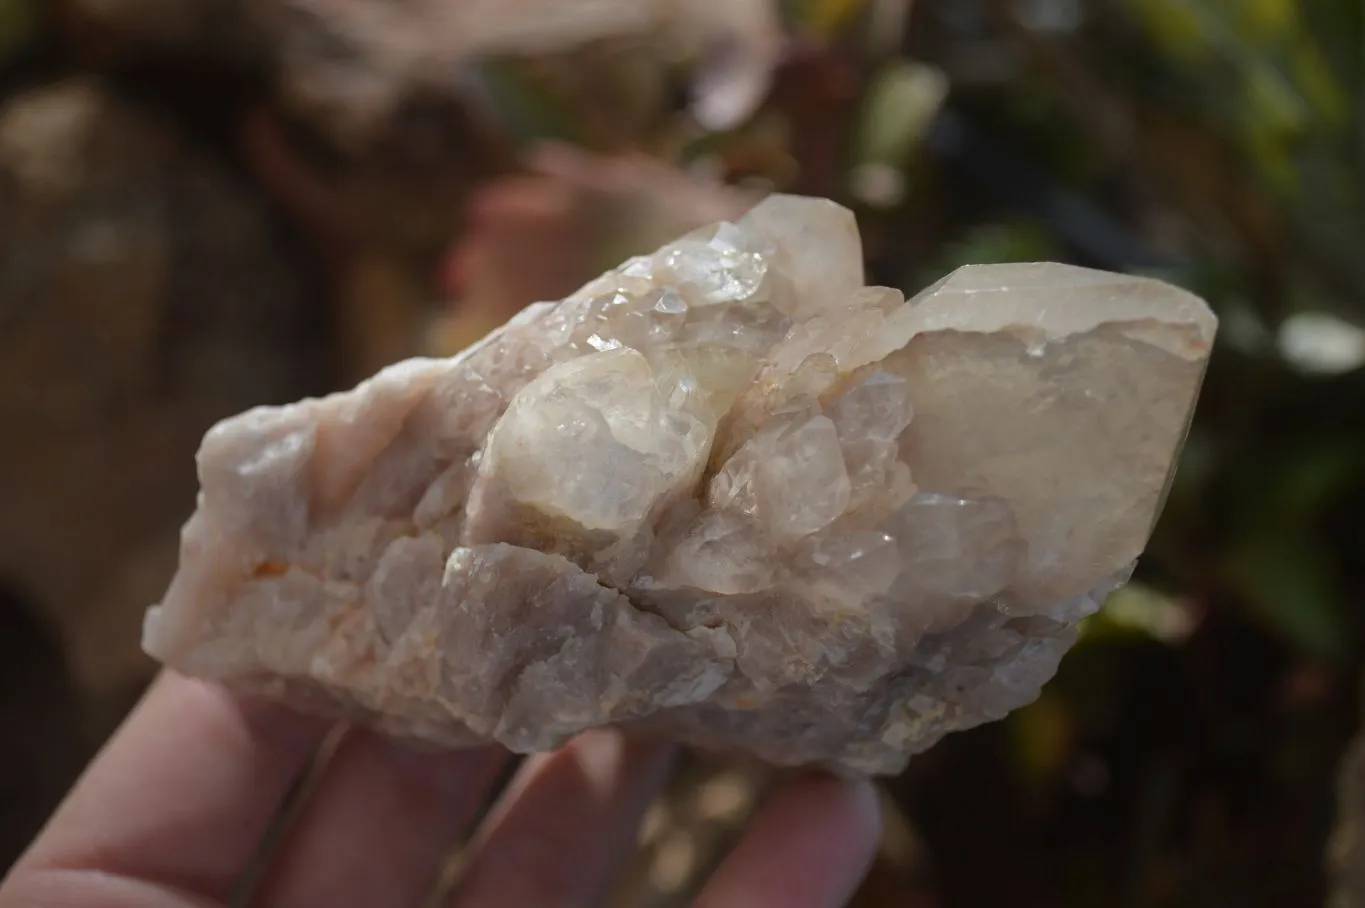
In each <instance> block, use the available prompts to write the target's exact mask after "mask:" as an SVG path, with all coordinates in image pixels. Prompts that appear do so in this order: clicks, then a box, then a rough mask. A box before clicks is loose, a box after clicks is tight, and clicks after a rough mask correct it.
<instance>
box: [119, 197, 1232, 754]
mask: <svg viewBox="0 0 1365 908" xmlns="http://www.w3.org/2000/svg"><path fill="white" fill-rule="evenodd" d="M861 262H862V254H861V247H860V242H859V239H858V234H857V230H856V225H855V223H854V221H853V217H852V215H851V213H850V212H848V211H847V210H845V209H843V208H840V207H839V206H837V205H834V204H832V203H829V202H824V201H818V200H811V199H800V198H793V197H783V196H777V197H773V198H770V199H768V200H767V201H765V202H764V203H762V204H761V205H759V206H758V207H757V208H756V209H754V210H753V211H752V212H751V213H750V214H749V215H747V216H746V217H745V218H744V219H742V220H741V221H740V222H739V223H737V224H720V225H717V226H714V227H711V228H707V229H705V230H701V231H698V232H696V233H694V234H690V235H688V236H686V237H683V238H681V239H680V240H678V241H676V242H674V243H672V244H669V245H668V246H665V247H664V248H663V249H661V250H659V251H658V252H656V253H655V254H653V255H651V256H644V257H639V258H635V259H632V260H630V261H628V262H626V263H625V264H623V265H622V266H621V267H620V268H618V269H615V270H613V271H612V272H609V273H608V274H606V275H603V276H602V277H601V278H599V279H598V280H596V281H593V282H592V283H590V284H589V285H587V286H585V287H584V288H582V289H581V290H580V291H578V292H577V293H575V294H573V295H572V296H570V297H568V298H567V299H565V300H564V301H562V302H560V303H554V304H548V303H547V304H538V305H537V306H534V307H531V308H530V309H528V310H527V311H526V312H525V313H523V314H522V315H521V316H519V317H518V318H517V319H515V320H513V322H511V323H509V324H508V325H507V326H506V327H505V328H504V329H502V330H501V331H499V332H496V333H495V334H494V335H491V336H490V337H489V338H488V339H487V340H486V341H485V342H484V343H482V344H480V345H478V346H476V347H474V348H471V349H470V350H468V351H466V352H465V353H464V354H462V355H461V356H459V357H456V358H455V359H452V360H443V361H431V360H422V361H412V362H409V363H404V364H400V365H398V366H395V367H393V368H391V369H389V370H386V371H385V372H383V373H381V374H380V375H378V376H376V377H375V378H374V379H373V380H371V381H370V382H367V383H365V384H364V385H362V386H360V387H359V388H357V389H356V390H355V391H353V392H349V393H348V394H344V395H336V396H333V397H331V398H327V399H324V400H320V401H305V402H302V403H300V404H297V405H294V406H292V407H284V408H270V409H261V410H257V411H253V412H251V413H248V414H244V415H243V416H241V417H238V418H236V419H235V420H230V421H228V422H226V423H224V424H222V425H220V426H219V427H217V428H215V429H214V430H213V431H212V432H211V433H210V434H209V436H208V437H207V438H206V440H205V444H204V447H203V449H202V450H201V453H200V473H201V482H202V484H203V489H204V494H203V496H202V498H201V505H200V509H199V511H198V512H197V513H196V515H195V517H194V518H193V519H192V520H191V522H190V524H189V525H188V526H187V528H186V532H185V543H184V550H183V553H182V567H181V571H180V573H179V574H178V575H177V578H176V580H175V582H174V583H173V585H172V588H171V590H170V591H169V592H168V594H167V597H166V601H165V602H164V603H163V604H162V605H161V606H160V607H159V608H156V609H154V610H153V611H152V612H151V613H149V619H148V625H147V631H146V645H147V647H148V649H149V651H151V652H152V653H153V654H154V655H157V656H159V657H161V658H163V659H165V660H167V661H168V662H170V663H172V664H174V665H177V666H178V667H180V668H182V669H183V670H186V671H190V672H193V673H197V674H203V675H207V676H211V677H216V678H220V679H222V680H225V681H227V682H229V683H234V684H236V685H237V686H239V687H242V688H244V689H249V690H256V691H262V692H267V693H275V694H276V695H279V696H284V697H286V698H287V699H291V700H293V701H294V702H299V703H306V704H308V705H310V706H312V707H314V708H324V709H328V710H330V711H332V712H336V713H340V714H343V715H347V716H350V717H353V718H355V717H359V718H362V719H365V720H367V721H372V722H374V723H376V724H378V725H380V726H381V727H383V728H385V729H388V730H392V731H396V732H399V733H405V734H414V735H417V736H420V737H426V738H430V739H433V740H437V741H444V742H447V743H456V744H462V743H468V742H471V741H475V740H485V739H488V738H494V739H497V740H499V741H502V742H503V743H504V744H507V745H509V746H512V747H515V748H517V749H521V750H537V749H544V748H547V747H552V746H555V745H557V744H558V743H561V742H562V741H563V740H565V739H566V738H567V737H569V736H571V735H572V734H574V733H575V732H577V731H579V730H581V729H583V728H586V727H590V726H592V725H597V724H605V723H629V724H637V725H642V726H645V727H647V728H650V729H652V730H655V731H659V732H662V733H664V734H668V735H671V736H674V737H677V738H680V739H682V740H684V741H688V742H691V743H694V744H698V745H702V746H706V747H716V748H739V749H742V750H747V751H749V752H751V753H755V754H757V755H759V756H761V757H763V758H765V759H768V760H772V761H774V762H780V763H793V764H821V765H826V766H830V767H833V768H838V769H843V770H851V771H858V772H891V771H895V770H896V769H898V768H899V767H900V766H901V765H903V763H904V761H905V759H907V758H908V756H909V755H910V754H912V753H914V752H917V751H919V750H922V749H923V748H925V747H927V746H929V745H930V744H932V743H933V742H934V741H935V740H937V739H938V738H939V737H941V736H942V735H943V734H945V733H947V732H949V731H952V730H954V729H958V728H964V727H968V726H970V725H974V724H978V723H980V722H984V721H989V720H991V719H995V718H999V717H1000V716H1002V715H1004V714H1005V713H1006V712H1008V711H1009V710H1010V709H1013V708H1015V707H1017V706H1019V705H1022V704H1023V703H1026V702H1028V701H1029V700H1031V699H1032V698H1033V697H1034V696H1036V693H1037V690H1038V688H1039V686H1040V685H1041V684H1042V683H1043V682H1044V681H1045V680H1046V679H1047V678H1048V677H1050V675H1051V674H1052V672H1053V671H1054V670H1055V668H1056V664H1057V661H1058V659H1060V657H1061V655H1062V653H1064V652H1065V650H1066V648H1067V646H1069V644H1070V642H1071V640H1072V639H1073V636H1074V630H1073V626H1074V623H1075V622H1076V620H1078V619H1079V618H1080V617H1082V616H1083V615H1085V614H1087V613H1089V612H1090V611H1093V609H1094V608H1096V607H1097V604H1098V602H1099V600H1100V599H1101V598H1102V597H1103V595H1104V594H1105V593H1106V592H1107V591H1108V590H1109V589H1112V587H1113V586H1114V585H1116V584H1117V583H1120V582H1122V581H1123V579H1124V578H1125V577H1126V572H1127V571H1128V570H1129V569H1130V567H1131V564H1132V561H1133V559H1134V558H1136V556H1137V555H1138V553H1139V552H1140V550H1141V548H1142V547H1143V545H1145V542H1146V538H1147V534H1148V532H1149V530H1150V526H1151V522H1152V521H1153V520H1154V518H1155V515H1156V513H1157V511H1158V509H1159V506H1160V500H1161V496H1162V494H1163V491H1164V488H1165V485H1166V484H1167V482H1168V480H1169V473H1170V469H1171V464H1172V462H1173V459H1174V457H1175V454H1176V453H1177V451H1178V449H1179V446H1180V443H1181V440H1182V437H1183V433H1184V430H1185V426H1186V425H1187V423H1188V418H1189V414H1190V411H1191V409H1192V407H1193V404H1194V399H1195V396H1196V394H1197V390H1198V386H1199V382H1200V378H1201V376H1202V370H1203V364H1204V361H1205V358H1206V356H1207V351H1208V346H1209V343H1210V342H1211V339H1212V334H1213V330H1214V322H1213V319H1212V316H1211V315H1210V314H1209V313H1208V310H1207V308H1206V307H1205V306H1204V305H1203V304H1202V303H1201V302H1200V301H1198V300H1197V299H1195V298H1194V297H1191V296H1189V295H1188V294H1185V293H1183V292H1182V291H1179V290H1176V289H1175V288H1172V287H1169V286H1167V285H1164V284H1160V283H1157V282H1154V281H1150V280H1140V279H1133V278H1126V277H1122V276H1118V275H1107V274H1102V273H1099V272H1091V271H1085V270H1083V269H1077V268H1070V267H1067V266H1060V265H1018V266H981V267H977V268H968V269H963V270H961V271H959V272H955V273H954V274H953V275H950V276H949V277H948V278H945V279H944V280H943V281H941V282H939V283H938V284H936V285H934V286H933V287H930V288H929V289H927V290H926V291H924V292H923V293H921V294H920V295H919V296H918V297H916V298H915V299H914V300H911V301H909V302H907V301H905V300H904V299H903V298H902V296H901V295H900V294H899V293H898V292H896V291H894V290H889V289H885V288H874V287H865V286H863V279H862V270H861V269H862V265H861Z"/></svg>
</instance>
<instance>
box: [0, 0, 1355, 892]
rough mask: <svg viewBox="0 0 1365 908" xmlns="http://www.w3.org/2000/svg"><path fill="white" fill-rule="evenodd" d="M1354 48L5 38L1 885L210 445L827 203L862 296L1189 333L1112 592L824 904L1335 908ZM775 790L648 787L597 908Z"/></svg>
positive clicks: (492, 5)
mask: <svg viewBox="0 0 1365 908" xmlns="http://www.w3.org/2000/svg"><path fill="white" fill-rule="evenodd" d="M1362 34H1365V10H1362V7H1361V5H1360V4H1359V2H1358V0H1315V2H1313V3H1297V2H1295V0H1201V2H1188V0H919V2H918V3H911V2H910V0H727V2H724V3H715V2H711V0H572V2H570V0H466V2H452V0H402V2H394V0H245V2H241V3H229V2H223V0H176V2H168V0H119V2H114V0H52V2H44V0H7V2H0V378H3V382H0V417H3V419H4V422H3V425H4V426H5V432H4V436H3V437H4V440H5V442H4V444H3V445H0V477H3V481H4V486H3V494H2V495H0V646H3V647H5V648H6V652H5V654H6V660H5V661H4V662H3V663H0V666H3V672H0V721H3V722H5V723H7V724H6V726H5V728H6V734H5V736H4V741H5V742H17V743H14V744H10V743H6V744H5V745H3V746H0V770H2V771H0V779H4V780H5V786H3V787H0V802H2V803H3V804H4V805H5V808H6V809H4V810H0V819H3V821H4V822H3V823H0V848H3V849H8V850H7V851H0V854H6V855H10V854H13V852H14V850H15V849H17V848H18V847H19V846H20V844H21V843H22V842H23V841H24V840H25V839H26V838H27V836H28V835H30V834H31V833H32V831H33V829H34V828H35V824H37V823H38V822H39V821H40V820H41V818H42V816H43V815H44V813H45V812H46V810H47V809H49V808H50V807H51V805H52V804H53V803H54V802H55V799H56V798H57V797H58V796H59V795H60V792H61V791H62V790H63V788H64V787H65V785H66V784H67V783H69V781H70V779H71V778H72V776H73V775H74V773H75V771H76V769H77V768H78V767H79V766H80V765H81V764H82V763H83V762H84V761H85V760H86V759H88V757H89V756H90V754H91V753H92V751H93V748H94V747H95V746H97V744H98V742H99V741H100V740H101V739H102V737H103V736H104V735H105V734H107V732H108V730H109V729H110V728H111V727H112V724H113V723H114V722H115V721H117V719H118V717H119V716H120V715H121V713H122V710H124V709H125V708H126V707H127V705H128V704H129V703H130V702H131V699H132V697H133V696H135V695H136V693H137V691H138V690H139V689H140V687H141V685H142V684H143V683H145V680H146V678H147V677H148V673H149V672H150V670H151V666H149V665H148V664H147V662H146V661H145V660H144V659H142V657H141V656H140V654H139V651H138V648H137V635H138V622H139V619H140V615H141V612H142V609H143V608H144V607H145V606H146V605H147V604H148V603H149V602H150V601H153V600H154V599H155V598H156V597H157V596H158V595H159V594H160V591H161V589H162V588H163V586H164V583H165V582H166V580H167V578H168V577H169V574H170V571H171V568H172V565H173V563H174V559H175V554H176V552H175V546H176V534H177V530H178V526H179V523H180V521H181V520H182V519H183V518H184V516H185V515H187V514H188V512H189V510H190V508H191V506H192V503H193V495H194V490H195V481H194V473H193V452H194V450H195V448H196V446H197V444H198V440H199V437H200V436H201V434H202V432H203V431H204V429H205V428H206V427H207V426H208V425H210V424H211V423H212V421H213V420H214V419H216V418H218V417H220V416H224V415H227V414H229V413H232V412H236V411H238V410H240V409H243V408H245V407H247V406H249V405H252V404H255V403H262V402H269V401H279V400H284V399H290V398H295V397H298V396H300V395H302V394H305V393H311V392H315V391H321V390H327V389H330V388H337V387H343V386H346V385H348V384H350V383H353V382H354V381H357V380H359V379H361V378H363V377H365V376H366V375H368V374H370V373H372V372H373V371H375V370H376V369H378V368H380V367H382V366H383V365H385V364H387V363H389V362H392V361H394V360H396V359H400V358H403V357H405V356H409V355H412V354H415V353H436V354H446V353H450V352H453V351H455V350H457V349H459V348H461V347H463V346H465V345H467V344H468V343H470V342H471V341H472V340H474V339H476V338H477V337H479V336H481V335H482V334H484V333H486V331H487V330H489V329H490V328H491V327H493V326H494V325H496V324H498V323H500V322H502V321H504V320H505V319H506V318H508V317H509V316H510V315H511V314H513V313H514V312H516V311H517V310H518V309H520V308H521V307H522V306H524V305H526V304H527V303H530V302H532V301H534V300H536V299H544V298H555V297H559V296H562V295H563V294H565V293H567V292H570V291H571V290H573V289H575V288H576V287H577V286H578V285H579V284H581V283H582V282H583V281H584V280H586V279H587V278H589V277H591V276H593V275H595V274H596V273H598V272H600V271H601V270H602V269H603V268H604V267H607V266H609V265H611V264H613V263H615V262H617V261H619V260H621V259H623V258H625V257H626V256H628V255H630V254H633V253H635V252H640V251H645V250H647V249H649V248H651V247H653V246H655V245H657V243H658V242H659V241H661V240H662V239H664V238H666V237H668V236H670V235H673V234H676V233H680V232H683V231H685V230H688V229H691V228H692V227H694V226H697V225H699V224H702V223H705V222H707V221H710V220H713V219H715V218H718V217H724V216H729V215H731V214H734V213H736V212H740V211H742V210H744V209H745V208H746V207H747V206H748V205H750V204H752V202H753V201H754V200H755V199H756V198H758V197H760V196H761V195H762V194H763V193H765V192H767V191H771V190H773V189H780V190H785V191H797V192H806V193H814V194H824V195H829V196H832V197H834V198H836V199H838V200H839V201H841V202H843V203H845V204H849V205H852V206H853V207H855V208H856V210H857V211H858V214H859V217H860V221H861V227H862V230H863V234H864V237H865V238H866V245H867V255H868V261H867V265H868V271H869V274H870V276H871V278H872V279H873V280H875V281H877V282H881V283H886V284H890V285H894V286H898V287H900V288H901V289H903V290H909V291H914V290H917V289H919V288H920V287H921V286H923V285H924V284H926V283H928V282H929V281H931V280H933V279H935V278H937V277H939V276H941V275H942V274H943V273H944V272H946V271H947V270H949V269H950V268H952V267H954V266H956V265H958V264H962V263H966V262H985V261H1018V260H1030V259H1058V260H1064V261H1071V262H1075V263H1078V264H1084V265H1091V266H1096V267H1102V268H1110V269H1115V270H1128V271H1134V272H1142V273H1155V274H1159V275H1161V276H1163V277H1166V278H1168V279H1170V280H1174V281H1176V282H1178V283H1181V284H1183V285H1185V286H1187V287H1189V288H1190V289H1192V290H1194V291H1196V292H1198V293H1201V294H1202V295H1204V296H1206V297H1207V298H1208V299H1209V300H1210V302H1211V303H1212V304H1213V305H1214V306H1215V308H1217V310H1218V312H1219V315H1220V317H1221V319H1222V324H1223V329H1222V332H1221V336H1220V349H1219V350H1218V351H1216V355H1215V360H1214V362H1213V363H1212V366H1211V369H1210V375H1209V378H1208V381H1207V384H1206V388H1205V394H1204V400H1203V403H1202V405H1201V407H1200V410H1199V412H1198V414H1197V418H1196V423H1195V425H1194V426H1193V427H1192V430H1191V435H1190V441H1189V444H1188V446H1187V449H1186V451H1185V459H1184V462H1183V463H1182V465H1181V469H1180V471H1179V473H1178V476H1177V481H1176V485H1175V488H1174V489H1173V490H1172V493H1171V497H1170V502H1169V505H1168V507H1167V510H1166V513H1165V516H1164V517H1163V519H1162V521H1161V524H1160V526H1159V527H1158V531H1157V535H1156V537H1155V539H1154V542H1153V544H1152V547H1151V549H1150V552H1149V555H1148V557H1147V558H1146V560H1145V561H1144V562H1143V564H1142V566H1141V568H1140V570H1139V574H1138V577H1137V582H1136V584H1135V585H1134V586H1132V587H1130V588H1128V589H1127V590H1125V591H1124V592H1123V593H1121V594H1119V595H1117V596H1115V597H1114V598H1113V599H1112V600H1111V602H1110V603H1108V605H1107V607H1106V609H1105V610H1104V611H1103V612H1102V613H1101V614H1100V615H1098V616H1096V618H1095V619H1094V620H1092V621H1091V622H1089V624H1088V625H1087V627H1086V628H1085V633H1084V637H1083V640H1082V643H1081V644H1080V645H1079V646H1078V647H1077V649H1076V650H1075V651H1074V652H1073V653H1072V655H1070V656H1069V657H1068V659H1067V660H1066V662H1065V663H1064V664H1063V667H1062V670H1061V672H1060V674H1059V676H1058V677H1057V679H1056V681H1055V682H1054V683H1053V684H1052V685H1050V686H1049V687H1048V689H1047V691H1046V692H1045V694H1044V696H1043V697H1042V698H1041V699H1040V700H1039V701H1038V703H1036V704H1035V705H1034V706H1032V707H1030V708H1027V709H1025V710H1022V711H1020V712H1019V713H1017V714H1015V715H1013V716H1011V717H1010V718H1009V719H1007V720H1006V721H1004V722H1002V723H997V724H996V725H992V726H989V727H986V728H982V729H979V730H976V731H973V732H969V733H964V734H961V735H957V736H955V737H953V738H950V739H949V740H947V741H945V742H943V744H942V745H941V746H939V747H937V748H935V749H934V750H933V751H932V752H930V753H928V754H926V755H924V756H923V757H922V758H920V759H917V760H916V761H915V763H914V765H912V766H911V768H910V770H909V771H908V772H907V773H906V774H905V775H904V776H903V777H902V778H900V779H897V780H894V781H892V782H890V783H889V784H887V785H886V786H885V789H884V791H885V798H886V804H887V808H888V811H889V816H890V823H889V825H888V830H889V831H888V833H887V836H886V842H885V844H884V848H883V852H882V855H881V856H880V857H879V859H878V863H877V865H876V866H875V868H874V870H873V872H872V874H871V875H870V877H869V880H868V883H867V885H866V886H865V887H864V890H863V891H862V892H861V893H860V894H859V896H858V899H859V900H858V902H857V904H858V905H861V906H883V905H886V906H890V905H897V906H904V905H913V906H920V905H944V906H973V905H995V904H1002V903H1008V904H1011V905H1023V906H1033V905H1038V906H1071V905H1077V906H1079V905H1105V906H1108V905H1114V904H1124V905H1154V906H1184V905H1199V906H1200V908H1209V906H1219V905H1229V906H1232V905H1235V906H1238V908H1243V906H1252V908H1255V906H1300V905H1302V906H1308V905H1319V904H1322V902H1323V900H1324V899H1325V898H1326V897H1327V894H1328V891H1329V880H1337V881H1339V882H1340V887H1341V888H1340V891H1341V892H1343V893H1349V892H1351V891H1353V890H1352V889H1351V886H1352V885H1354V884H1353V883H1352V882H1351V881H1353V880H1358V879H1360V875H1361V873H1362V870H1361V863H1360V862H1361V860H1362V858H1361V857H1360V853H1359V849H1357V848H1355V846H1354V844H1353V843H1354V842H1355V838H1356V837H1357V835H1358V833H1357V832H1356V831H1355V829H1356V826H1355V821H1354V820H1353V819H1352V818H1353V817H1356V816H1357V815H1358V811H1357V810H1356V807H1358V805H1356V803H1355V802H1356V801H1358V800H1359V798H1358V795H1359V787H1360V786H1359V785H1358V784H1357V782H1358V779H1357V778H1356V777H1357V776H1358V774H1359V773H1358V767H1357V764H1358V763H1359V760H1353V761H1352V762H1348V763H1346V764H1342V763H1341V760H1342V755H1343V753H1344V752H1345V748H1346V744H1347V741H1348V739H1349V737H1350V734H1351V732H1352V730H1353V729H1354V728H1355V727H1356V725H1357V724H1358V717H1359V705H1360V698H1359V688H1358V685H1357V680H1358V679H1357V676H1358V665H1359V662H1360V657H1361V655H1362V651H1365V621H1363V620H1362V618H1363V617H1365V257H1362V256H1361V255H1360V254H1359V250H1360V244H1361V237H1362V236H1365V79H1362V74H1365V43H1362V41H1361V40H1360V36H1361V35H1362ZM1357 750H1358V748H1357ZM1352 767H1356V768H1352ZM1338 778H1340V779H1342V780H1343V781H1342V784H1341V786H1340V787H1339V788H1338V786H1337V785H1335V784H1334V783H1335V780H1337V779H1338ZM17 780H31V783H32V784H29V781H17ZM770 783H771V777H770V776H769V775H768V774H767V773H765V772H763V771H760V770H757V769H755V768H753V767H741V766H733V765H729V764H725V763H720V764H715V763H711V762H708V761H703V760H700V759H697V760H690V761H689V762H688V763H687V766H686V768H685V769H684V771H682V772H680V774H679V775H678V776H677V778H675V779H674V781H673V783H672V785H671V786H670V789H669V791H668V792H667V793H666V794H665V796H664V797H663V798H661V801H660V804H659V805H658V806H657V807H656V809H655V810H654V811H653V812H652V813H651V819H650V820H649V821H648V822H647V823H646V828H645V829H644V830H642V848H641V852H640V855H639V856H638V859H637V861H636V863H635V864H634V865H633V867H632V869H631V870H630V871H629V872H628V874H627V876H626V879H625V880H623V884H622V885H623V888H622V893H621V895H620V898H621V900H622V901H621V904H649V905H657V906H664V905H677V904H683V903H685V897H686V894H687V893H688V892H691V891H694V889H695V885H696V882H697V881H698V880H699V879H700V878H701V876H702V875H703V874H704V873H705V871H706V869H707V868H708V867H710V866H712V865H713V864H714V861H715V859H716V858H717V856H718V855H719V854H720V853H722V852H723V849H724V847H725V845H726V843H727V842H728V841H729V839H728V836H730V835H732V834H733V831H734V829H735V828H737V826H738V825H739V824H742V822H743V820H744V818H745V817H746V816H747V813H748V811H750V810H752V809H753V805H754V804H755V803H756V802H757V800H758V799H759V798H761V796H762V792H763V791H764V790H766V787H767V786H768V785H769V784H770ZM1338 792H1340V797H1341V799H1342V801H1341V803H1342V808H1343V809H1342V810H1341V817H1340V822H1339V824H1338V827H1337V828H1338V832H1337V834H1336V837H1335V838H1334V839H1332V847H1331V848H1330V849H1329V848H1328V842H1329V832H1330V830H1332V828H1333V824H1334V822H1336V821H1337V819H1338V818H1337V813H1338V809H1337V800H1336V799H1337V796H1338ZM1356 888H1358V887H1356ZM646 893H648V898H646V895H645V894H646ZM1341 898H1342V899H1343V901H1341V902H1340V904H1343V905H1347V904H1356V902H1355V901H1350V900H1349V898H1350V896H1348V895H1342V896H1341Z"/></svg>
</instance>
